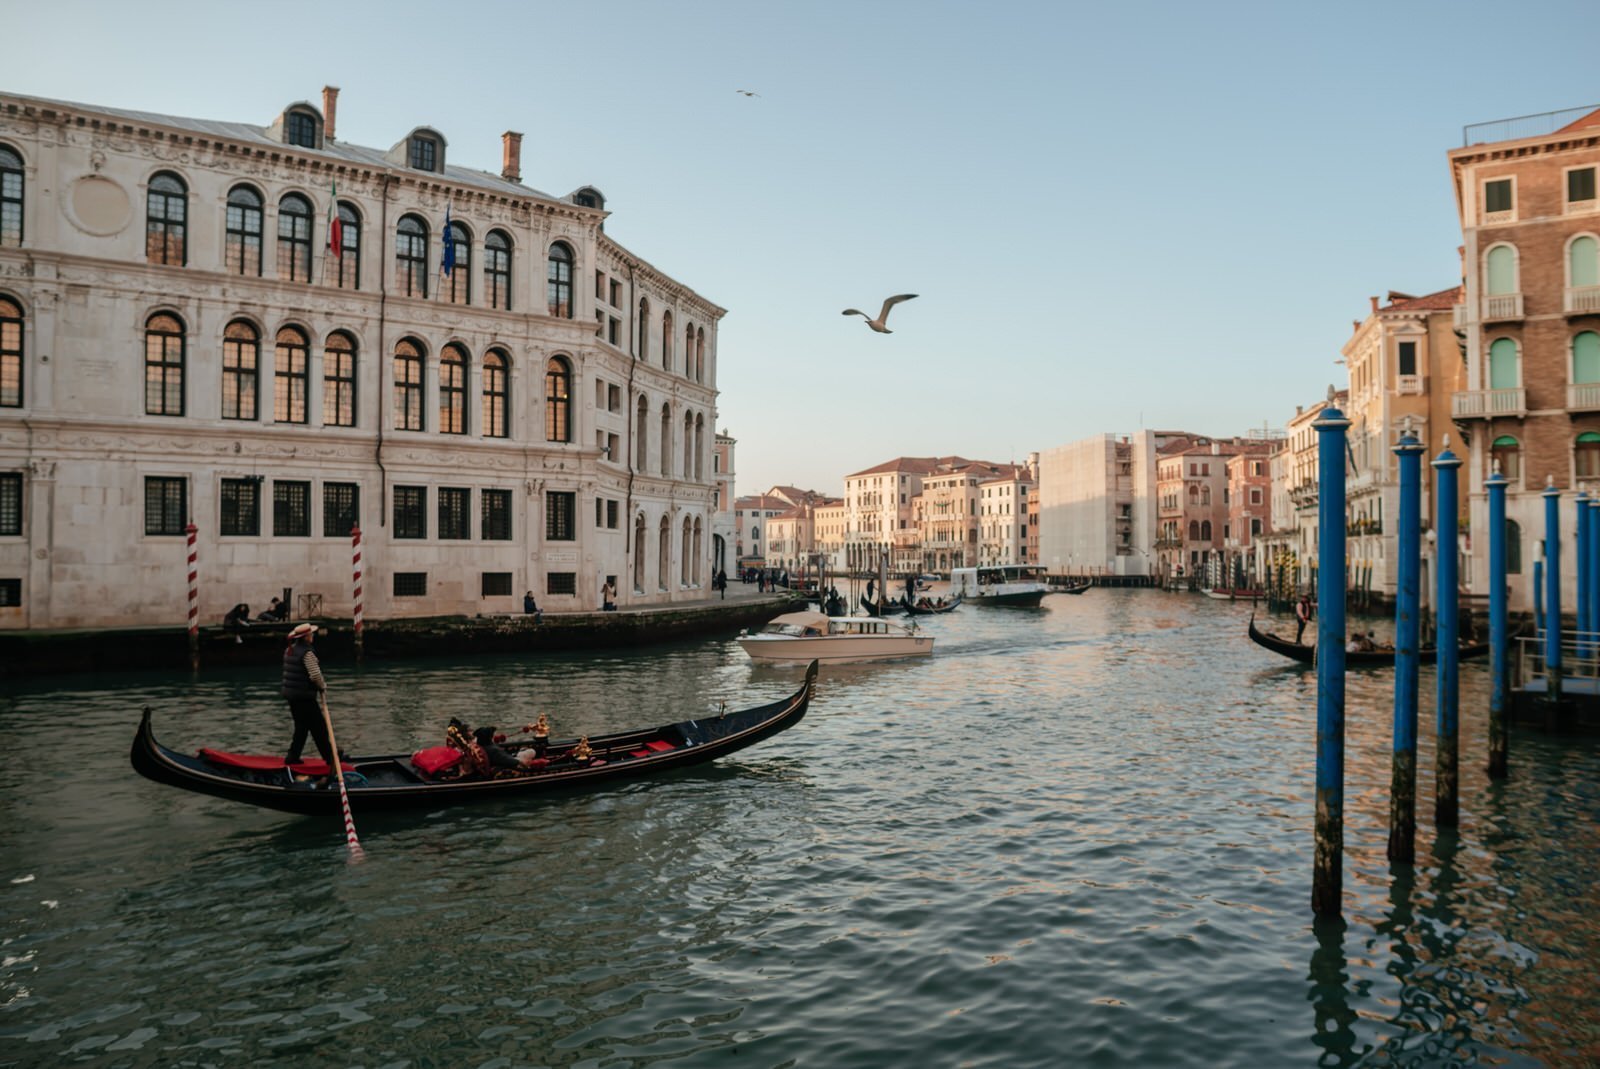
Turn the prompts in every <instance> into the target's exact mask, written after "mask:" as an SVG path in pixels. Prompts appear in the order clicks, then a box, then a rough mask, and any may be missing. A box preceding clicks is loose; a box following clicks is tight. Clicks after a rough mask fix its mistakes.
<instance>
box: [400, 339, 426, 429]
mask: <svg viewBox="0 0 1600 1069" xmlns="http://www.w3.org/2000/svg"><path fill="white" fill-rule="evenodd" d="M394 429H395V430H397V431H420V430H422V429H423V424H422V344H421V343H420V342H418V341H417V340H416V339H415V338H401V339H400V341H399V342H398V343H397V344H396V345H395V347H394Z"/></svg>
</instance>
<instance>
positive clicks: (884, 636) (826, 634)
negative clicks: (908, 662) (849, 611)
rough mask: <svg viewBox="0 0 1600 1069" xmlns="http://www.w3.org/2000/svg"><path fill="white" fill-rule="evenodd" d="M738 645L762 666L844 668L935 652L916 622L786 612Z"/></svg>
mask: <svg viewBox="0 0 1600 1069" xmlns="http://www.w3.org/2000/svg"><path fill="white" fill-rule="evenodd" d="M737 641H738V643H739V646H740V647H741V648H742V649H743V650H744V651H745V653H747V654H749V655H750V659H751V660H753V661H760V662H762V663H763V664H795V663H803V662H805V661H821V662H822V663H824V664H842V663H846V662H850V661H881V660H889V659H892V658H897V657H926V656H927V655H928V654H931V653H932V652H933V636H932V635H927V634H923V633H922V632H921V631H919V630H918V629H917V626H916V624H914V623H913V624H910V625H909V626H908V625H906V624H901V623H897V622H895V621H893V620H885V619H883V618H882V617H873V616H826V615H824V614H822V613H820V612H786V613H784V614H783V615H782V616H777V617H774V618H773V619H772V621H771V622H769V623H768V624H767V626H766V627H764V628H762V629H761V630H760V631H757V632H755V633H754V634H751V633H748V632H746V633H743V634H740V636H739V637H738V639H737Z"/></svg>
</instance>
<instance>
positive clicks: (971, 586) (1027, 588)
mask: <svg viewBox="0 0 1600 1069" xmlns="http://www.w3.org/2000/svg"><path fill="white" fill-rule="evenodd" d="M950 591H951V593H953V594H959V595H961V597H962V598H963V599H965V600H967V601H970V602H972V603H973V604H975V605H1015V606H1023V607H1034V606H1037V605H1038V604H1039V603H1040V602H1041V601H1043V600H1044V596H1045V594H1047V593H1049V591H1050V587H1049V586H1048V585H1046V584H1045V581H1044V569H1043V568H1041V567H1040V566H1039V565H1037V564H996V565H990V566H988V567H983V568H953V569H951V571H950Z"/></svg>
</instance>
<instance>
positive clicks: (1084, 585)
mask: <svg viewBox="0 0 1600 1069" xmlns="http://www.w3.org/2000/svg"><path fill="white" fill-rule="evenodd" d="M1093 585H1094V584H1093V583H1091V582H1090V581H1089V580H1087V579H1085V580H1084V581H1083V582H1081V583H1069V584H1067V585H1066V586H1064V587H1060V588H1058V589H1057V590H1055V591H1054V593H1057V594H1082V593H1083V592H1084V591H1085V590H1088V589H1089V588H1090V587H1091V586H1093Z"/></svg>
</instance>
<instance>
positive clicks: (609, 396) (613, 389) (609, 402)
mask: <svg viewBox="0 0 1600 1069" xmlns="http://www.w3.org/2000/svg"><path fill="white" fill-rule="evenodd" d="M606 411H607V412H621V411H622V387H621V386H611V385H607V386H606Z"/></svg>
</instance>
